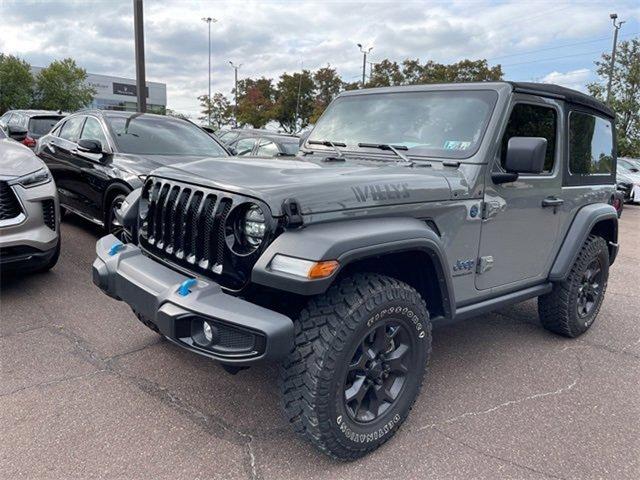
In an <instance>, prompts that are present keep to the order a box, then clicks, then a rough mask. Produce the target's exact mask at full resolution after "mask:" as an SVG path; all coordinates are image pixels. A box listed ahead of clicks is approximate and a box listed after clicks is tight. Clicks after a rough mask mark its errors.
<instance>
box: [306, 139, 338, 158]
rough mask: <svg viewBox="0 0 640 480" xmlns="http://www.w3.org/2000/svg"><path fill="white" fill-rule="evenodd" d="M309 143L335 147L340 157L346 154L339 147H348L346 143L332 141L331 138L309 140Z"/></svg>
mask: <svg viewBox="0 0 640 480" xmlns="http://www.w3.org/2000/svg"><path fill="white" fill-rule="evenodd" d="M307 143H309V144H311V145H324V146H325V147H331V148H333V149H334V150H335V151H336V153H337V154H338V156H339V157H340V158H342V157H344V154H343V153H342V152H341V151H340V149H339V148H338V147H346V146H347V144H346V143H342V142H332V141H331V140H308V141H307Z"/></svg>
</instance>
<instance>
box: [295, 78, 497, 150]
mask: <svg viewBox="0 0 640 480" xmlns="http://www.w3.org/2000/svg"><path fill="white" fill-rule="evenodd" d="M400 88H402V87H400ZM458 92H460V93H471V92H490V93H491V94H492V96H493V99H492V100H493V103H492V104H491V106H490V108H489V109H488V110H487V115H486V117H485V120H484V123H483V125H482V130H481V132H480V135H479V137H478V141H477V142H476V143H475V145H474V148H472V149H470V150H466V151H464V155H442V154H438V155H435V154H425V153H417V152H412V151H411V150H412V148H409V149H408V150H406V151H404V154H405V155H406V156H407V157H409V158H410V159H412V160H417V161H428V160H434V159H435V160H440V161H449V160H467V159H470V158H472V157H473V156H474V155H476V154H477V153H478V151H479V150H480V148H481V147H482V145H483V143H484V141H485V137H486V135H487V131H488V130H489V125H490V124H491V121H492V119H493V117H494V114H495V112H496V108H497V106H498V104H499V103H500V93H499V92H498V91H497V90H496V89H493V88H477V87H474V88H425V89H414V88H407V89H406V90H405V89H402V90H395V91H393V90H392V91H377V92H366V93H365V92H363V93H357V94H346V95H345V94H343V95H340V96H338V97H336V99H335V100H334V101H333V102H331V104H330V105H329V107H327V109H326V110H325V111H324V112H323V114H322V116H321V117H320V118H319V119H318V121H317V123H316V126H315V127H314V129H313V130H315V129H316V128H317V126H318V125H320V124H321V122H322V120H323V117H324V116H325V115H326V114H327V113H329V112H330V110H331V108H332V107H333V105H334V104H335V103H336V102H337V101H340V99H343V98H353V97H359V96H374V95H406V94H412V93H414V94H415V93H425V94H429V93H458ZM313 130H312V131H311V133H310V134H309V135H308V136H307V138H306V139H305V142H304V145H303V148H304V149H305V150H310V151H312V150H316V151H321V152H333V151H334V150H333V149H332V148H330V147H327V146H322V145H311V146H309V144H308V142H309V140H314V139H312V138H311V137H312V136H313ZM316 140H317V139H316ZM322 140H326V139H322ZM328 140H330V141H332V142H340V140H337V139H334V138H331V139H328ZM358 143H362V142H358ZM364 143H368V142H364ZM380 143H384V142H380ZM414 148H415V147H414ZM341 150H342V152H344V153H352V154H363V153H366V154H371V155H376V154H377V156H380V157H385V158H386V157H388V156H389V153H388V152H381V151H380V150H379V149H377V148H367V147H359V146H358V145H357V143H356V144H347V146H346V147H342V148H341ZM439 150H442V151H446V150H444V149H439ZM450 152H451V153H454V152H463V151H461V150H450Z"/></svg>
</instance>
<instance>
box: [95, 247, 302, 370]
mask: <svg viewBox="0 0 640 480" xmlns="http://www.w3.org/2000/svg"><path fill="white" fill-rule="evenodd" d="M117 243H119V242H118V240H117V239H116V237H114V236H113V235H107V236H105V237H103V238H101V239H100V240H98V242H97V244H96V253H97V258H96V260H95V261H94V263H93V282H94V283H95V284H96V285H97V286H98V287H100V289H101V290H103V291H104V292H105V293H106V294H107V295H109V296H111V297H113V298H116V299H118V300H122V301H124V302H125V303H127V304H129V305H130V306H131V308H132V309H133V311H134V312H135V313H136V314H137V315H138V317H139V318H140V319H141V320H142V321H143V322H144V323H146V324H147V325H148V326H150V327H151V328H154V329H156V330H157V331H158V332H159V333H161V334H162V335H164V336H165V337H167V338H168V339H169V340H171V341H172V342H174V343H175V344H177V345H179V346H181V347H183V348H185V349H187V350H190V351H192V352H195V353H198V354H200V355H204V356H206V357H210V358H213V359H215V360H219V361H220V362H222V363H225V364H230V365H237V366H246V365H252V364H255V363H258V362H262V361H265V360H279V359H282V358H283V357H284V356H286V355H287V354H288V353H289V352H290V351H291V349H292V348H293V338H294V332H293V322H292V321H291V319H290V318H289V317H286V316H285V315H282V314H280V313H277V312H274V311H272V310H269V309H266V308H264V307H260V306H258V305H254V304H253V303H251V302H248V301H246V300H243V299H241V298H238V297H234V296H233V295H229V294H227V293H224V292H223V291H222V288H221V287H220V286H219V285H218V284H217V283H215V282H212V281H210V280H208V279H206V280H205V279H197V283H196V284H195V285H193V286H191V287H190V288H189V289H188V293H187V294H186V295H181V293H179V290H180V286H181V285H182V284H183V283H184V282H185V281H186V280H189V277H186V276H185V275H182V274H181V273H178V272H176V271H174V270H172V269H170V268H168V267H166V266H164V265H162V264H160V263H158V262H156V261H154V260H152V259H151V258H149V257H147V256H146V255H144V254H143V253H142V251H141V250H140V248H139V247H137V246H136V245H133V244H126V245H124V246H123V247H121V248H120V249H119V250H117V251H114V249H112V247H113V245H114V244H117ZM204 321H206V322H208V323H209V324H211V325H212V326H214V332H215V334H214V339H213V341H212V342H204V341H203V336H202V333H201V332H202V325H203V322H204Z"/></svg>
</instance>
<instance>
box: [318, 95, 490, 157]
mask: <svg viewBox="0 0 640 480" xmlns="http://www.w3.org/2000/svg"><path fill="white" fill-rule="evenodd" d="M497 98H498V94H497V93H496V92H494V91H491V90H477V91H471V90H467V91H429V92H424V91H423V92H398V93H376V94H370V95H354V96H346V97H341V98H338V99H337V100H335V101H334V102H333V103H332V104H331V105H330V106H329V108H328V109H327V111H326V112H325V114H324V115H323V116H322V118H321V119H320V121H319V122H318V124H317V125H316V127H315V128H314V129H313V132H312V133H311V135H310V137H309V140H316V141H323V140H330V141H331V142H334V143H344V144H346V146H347V147H346V148H347V149H348V150H353V149H357V148H358V147H357V145H358V143H371V144H389V145H393V146H404V147H407V148H408V152H407V153H408V154H409V155H425V156H433V157H445V158H467V157H469V156H471V155H473V153H475V151H476V150H477V149H478V146H479V144H480V140H481V139H482V135H483V134H484V131H485V128H486V126H487V123H488V122H489V118H490V116H491V112H492V110H493V106H494V105H495V102H496V99H497Z"/></svg>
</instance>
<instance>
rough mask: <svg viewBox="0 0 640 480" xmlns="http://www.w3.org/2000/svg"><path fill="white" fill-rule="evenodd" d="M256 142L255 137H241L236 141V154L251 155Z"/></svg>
mask: <svg viewBox="0 0 640 480" xmlns="http://www.w3.org/2000/svg"><path fill="white" fill-rule="evenodd" d="M255 144H256V139H255V138H241V139H240V140H238V141H237V142H236V152H238V153H236V155H238V156H244V155H251V151H252V150H253V146H254V145H255Z"/></svg>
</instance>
